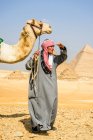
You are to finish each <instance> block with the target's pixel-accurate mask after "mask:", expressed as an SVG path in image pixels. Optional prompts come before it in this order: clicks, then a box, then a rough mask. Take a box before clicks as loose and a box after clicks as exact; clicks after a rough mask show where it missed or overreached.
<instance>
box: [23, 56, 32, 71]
mask: <svg viewBox="0 0 93 140" xmlns="http://www.w3.org/2000/svg"><path fill="white" fill-rule="evenodd" d="M31 67H32V58H30V59H29V60H28V61H27V63H26V64H25V68H26V69H27V70H31Z"/></svg>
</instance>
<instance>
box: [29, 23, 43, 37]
mask: <svg viewBox="0 0 93 140" xmlns="http://www.w3.org/2000/svg"><path fill="white" fill-rule="evenodd" d="M27 24H29V25H30V27H31V29H32V30H33V33H34V35H35V37H36V38H37V37H38V36H37V34H36V32H35V30H34V28H33V26H34V27H36V28H38V29H40V35H41V32H42V25H43V24H40V27H38V26H36V25H33V24H30V23H27Z"/></svg>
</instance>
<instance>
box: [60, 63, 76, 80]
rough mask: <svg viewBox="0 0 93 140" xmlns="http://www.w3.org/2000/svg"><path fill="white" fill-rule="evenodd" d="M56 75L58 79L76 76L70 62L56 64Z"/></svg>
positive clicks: (71, 78) (69, 78) (74, 77)
mask: <svg viewBox="0 0 93 140" xmlns="http://www.w3.org/2000/svg"><path fill="white" fill-rule="evenodd" d="M57 77H58V79H59V80H62V79H68V80H74V79H77V78H78V76H77V75H76V73H75V71H74V70H73V69H72V67H71V66H70V64H67V63H66V62H64V63H62V64H61V65H59V66H58V68H57Z"/></svg>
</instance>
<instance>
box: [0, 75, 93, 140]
mask: <svg viewBox="0 0 93 140" xmlns="http://www.w3.org/2000/svg"><path fill="white" fill-rule="evenodd" d="M27 94H28V80H8V79H4V78H0V140H31V139H32V140H89V139H90V140H92V139H93V81H92V80H86V81H84V80H78V81H67V80H65V81H59V80H58V97H59V100H58V112H57V118H56V122H55V125H54V127H55V128H54V130H50V131H48V132H47V133H46V134H33V133H32V132H31V125H30V116H29V113H28V104H27Z"/></svg>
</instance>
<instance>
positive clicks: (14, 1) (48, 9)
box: [0, 0, 93, 70]
mask: <svg viewBox="0 0 93 140" xmlns="http://www.w3.org/2000/svg"><path fill="white" fill-rule="evenodd" d="M32 18H35V19H37V20H41V21H45V22H47V23H49V24H50V25H51V26H52V30H53V32H52V34H50V35H42V37H41V42H42V41H43V40H44V39H46V38H49V39H52V40H54V41H55V42H58V41H61V42H62V43H63V44H64V45H65V46H66V47H67V49H68V61H70V60H71V59H73V58H74V57H75V55H76V54H77V53H78V52H79V51H80V49H82V48H83V47H84V45H85V44H87V43H88V44H90V45H91V46H92V47H93V0H46V1H45V0H0V37H1V38H3V39H4V42H5V43H7V44H15V43H17V41H18V39H19V36H20V32H21V31H22V28H23V26H24V25H25V22H26V21H27V20H28V19H32ZM37 43H38V39H37V41H36V46H37ZM36 46H35V47H36ZM31 55H32V54H30V56H31ZM30 56H29V57H30ZM29 57H28V58H27V59H25V60H24V61H22V62H19V63H17V64H10V65H9V64H0V69H10V70H13V69H14V70H18V69H20V70H25V63H26V61H27V60H28V59H29Z"/></svg>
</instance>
